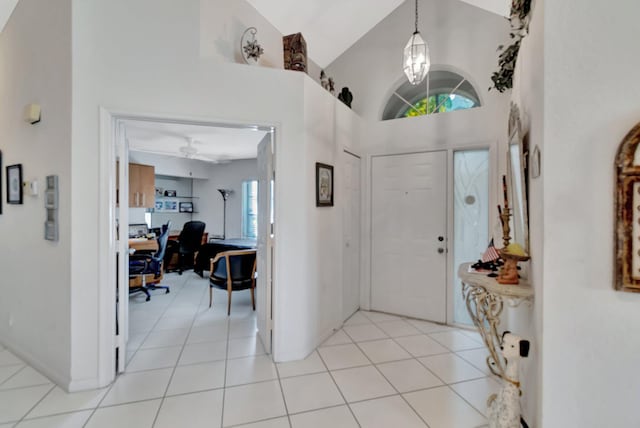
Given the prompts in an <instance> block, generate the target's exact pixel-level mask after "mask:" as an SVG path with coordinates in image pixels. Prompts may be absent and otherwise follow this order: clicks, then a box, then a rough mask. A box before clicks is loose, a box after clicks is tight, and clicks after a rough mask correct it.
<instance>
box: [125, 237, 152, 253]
mask: <svg viewBox="0 0 640 428" xmlns="http://www.w3.org/2000/svg"><path fill="white" fill-rule="evenodd" d="M129 248H133V249H134V250H136V251H158V241H156V240H155V239H146V238H133V239H129Z"/></svg>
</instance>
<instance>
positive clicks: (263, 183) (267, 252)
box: [256, 132, 274, 353]
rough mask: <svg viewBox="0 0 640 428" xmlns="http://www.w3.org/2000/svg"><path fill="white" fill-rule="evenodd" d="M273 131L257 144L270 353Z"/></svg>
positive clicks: (260, 291)
mask: <svg viewBox="0 0 640 428" xmlns="http://www.w3.org/2000/svg"><path fill="white" fill-rule="evenodd" d="M272 138H273V132H272V133H271V134H268V135H267V137H266V138H265V139H264V140H262V142H261V143H260V144H259V145H258V254H257V272H258V278H257V281H256V317H257V322H258V335H259V336H260V340H261V341H262V344H263V345H264V348H265V350H266V352H267V353H271V327H272V323H271V320H272V305H271V297H272V290H273V288H272V287H273V271H272V270H273V253H274V251H273V225H272V223H271V222H272V219H273V216H272V215H271V213H272V210H273V206H272V204H273V194H272V192H273V190H274V188H273V178H274V168H273V141H272Z"/></svg>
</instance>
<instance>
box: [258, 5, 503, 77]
mask: <svg viewBox="0 0 640 428" xmlns="http://www.w3.org/2000/svg"><path fill="white" fill-rule="evenodd" d="M247 1H248V2H249V3H251V4H252V5H253V7H255V8H256V9H257V10H258V12H260V14H261V15H262V16H264V17H265V18H267V20H268V21H269V22H271V23H272V24H273V25H274V26H275V27H276V28H277V29H278V31H280V32H281V33H282V34H284V35H287V34H292V33H298V32H301V33H302V35H303V36H304V38H305V40H306V41H307V54H308V55H309V58H311V59H312V60H313V61H315V62H316V63H317V64H318V65H319V66H320V67H322V68H325V67H327V66H328V65H329V64H331V63H332V62H333V61H334V60H335V59H336V58H337V57H339V56H340V55H341V54H342V53H343V52H345V51H346V50H347V49H349V47H351V46H352V45H353V44H354V43H355V42H356V41H358V39H360V38H361V37H362V36H364V35H365V34H366V33H367V32H368V31H369V30H371V29H372V28H373V27H375V26H376V25H377V24H378V23H379V22H380V21H382V20H383V19H384V18H386V17H387V16H388V15H389V14H390V13H391V12H393V11H394V10H395V9H396V8H397V7H398V6H400V5H401V4H402V3H404V1H405V0H305V1H299V0H247ZM406 1H413V0H406ZM442 1H459V0H442ZM462 1H464V2H466V3H469V4H471V5H473V6H476V7H479V8H482V9H485V10H487V11H489V12H492V13H496V14H498V15H502V16H508V15H509V10H510V7H511V0H462Z"/></svg>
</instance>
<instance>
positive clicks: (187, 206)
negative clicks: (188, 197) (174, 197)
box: [180, 202, 193, 213]
mask: <svg viewBox="0 0 640 428" xmlns="http://www.w3.org/2000/svg"><path fill="white" fill-rule="evenodd" d="M180 212H181V213H192V212H193V202H180Z"/></svg>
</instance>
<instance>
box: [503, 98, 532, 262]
mask: <svg viewBox="0 0 640 428" xmlns="http://www.w3.org/2000/svg"><path fill="white" fill-rule="evenodd" d="M528 154H529V152H528V147H527V140H526V138H524V136H523V135H522V128H521V124H520V111H519V108H518V106H517V105H516V104H514V103H512V104H511V113H510V115H509V152H508V154H507V172H508V174H509V184H510V186H511V191H510V193H511V200H512V201H513V202H512V204H513V206H512V209H513V211H512V212H513V216H512V219H511V221H512V229H511V230H512V235H513V239H512V242H517V243H518V244H520V245H522V247H523V248H524V250H525V251H526V253H527V254H529V207H528V183H527V168H528V164H527V158H528Z"/></svg>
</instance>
